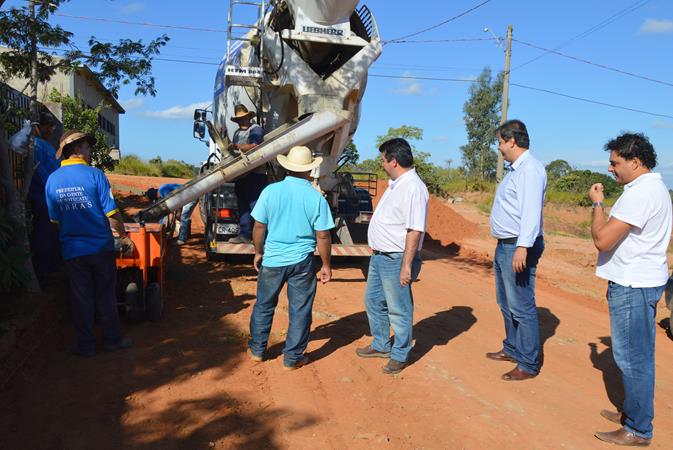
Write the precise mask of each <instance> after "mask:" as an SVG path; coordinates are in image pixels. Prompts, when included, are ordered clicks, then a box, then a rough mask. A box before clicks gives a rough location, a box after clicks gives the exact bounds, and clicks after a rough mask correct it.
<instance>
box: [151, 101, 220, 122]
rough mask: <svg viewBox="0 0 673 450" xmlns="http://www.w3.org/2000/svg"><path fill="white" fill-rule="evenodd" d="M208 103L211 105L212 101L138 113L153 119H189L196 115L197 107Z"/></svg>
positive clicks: (202, 106)
mask: <svg viewBox="0 0 673 450" xmlns="http://www.w3.org/2000/svg"><path fill="white" fill-rule="evenodd" d="M208 105H210V102H198V103H192V104H191V105H186V106H182V105H177V106H172V107H170V108H167V109H163V110H161V111H142V112H139V113H138V114H139V115H141V116H145V117H151V118H153V119H187V118H190V117H193V116H194V110H195V109H203V108H206V107H207V106H208Z"/></svg>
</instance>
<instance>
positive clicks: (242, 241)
mask: <svg viewBox="0 0 673 450" xmlns="http://www.w3.org/2000/svg"><path fill="white" fill-rule="evenodd" d="M251 242H252V241H251V240H250V238H247V237H245V236H243V235H242V234H239V235H238V236H234V237H233V238H231V239H229V243H230V244H249V243H251Z"/></svg>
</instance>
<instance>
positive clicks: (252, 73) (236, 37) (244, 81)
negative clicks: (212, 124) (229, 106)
mask: <svg viewBox="0 0 673 450" xmlns="http://www.w3.org/2000/svg"><path fill="white" fill-rule="evenodd" d="M251 6H253V7H256V9H257V20H256V21H255V23H252V24H248V23H245V20H243V21H241V22H235V21H234V20H235V19H236V17H238V16H239V14H238V10H239V9H242V7H248V10H250V8H249V7H251ZM266 6H267V2H266V1H265V0H261V1H253V0H229V12H228V14H227V21H228V25H227V63H226V67H225V70H224V81H225V85H227V86H232V85H237V86H255V87H256V86H259V85H260V83H261V81H262V77H263V75H264V72H263V70H262V67H261V55H262V54H263V48H262V45H263V43H262V42H263V40H262V34H263V33H264V14H265V10H266ZM246 20H247V19H246ZM241 30H243V32H241ZM252 30H256V33H251V31H252ZM243 42H249V43H250V46H251V47H255V46H257V45H259V46H260V52H259V55H260V58H257V60H256V61H255V60H254V58H252V55H251V57H250V58H249V59H250V61H249V62H248V64H246V65H243V64H242V62H241V54H240V49H241V45H242V44H243ZM253 61H254V62H253ZM225 96H226V92H225ZM225 100H226V98H225Z"/></svg>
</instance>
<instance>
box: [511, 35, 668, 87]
mask: <svg viewBox="0 0 673 450" xmlns="http://www.w3.org/2000/svg"><path fill="white" fill-rule="evenodd" d="M512 40H513V41H515V42H518V43H519V44H523V45H526V46H528V47H531V48H536V49H538V50H544V51H545V52H547V53H552V54H554V55H558V56H562V57H564V58H568V59H572V60H574V61H578V62H581V63H584V64H589V65H590V66H595V67H600V68H601V69H605V70H610V71H612V72H617V73H621V74H622V75H628V76H630V77H634V78H640V79H641V80H646V81H651V82H653V83H659V84H663V85H666V86H671V87H673V83H669V82H668V81H661V80H656V79H654V78H650V77H648V76H645V75H638V74H637V73H633V72H627V71H626V70H622V69H617V68H614V67H610V66H606V65H605V64H599V63H595V62H592V61H588V60H586V59H582V58H578V57H576V56H570V55H566V54H565V53H561V52H557V51H556V50H552V49H548V48H544V47H540V46H538V45H535V44H531V43H528V42H524V41H520V40H519V39H512Z"/></svg>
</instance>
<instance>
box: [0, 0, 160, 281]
mask: <svg viewBox="0 0 673 450" xmlns="http://www.w3.org/2000/svg"><path fill="white" fill-rule="evenodd" d="M65 1H67V0H49V1H46V0H39V1H38V0H29V2H28V5H27V6H22V7H20V8H11V9H9V10H1V11H0V45H4V46H5V47H8V48H9V49H10V50H9V51H6V52H2V53H0V80H4V79H7V78H8V77H22V78H25V79H28V80H29V82H28V84H27V85H26V87H28V86H30V96H31V120H32V121H33V122H35V121H36V120H37V117H38V112H39V111H38V104H37V86H38V83H44V82H46V81H48V80H49V79H50V78H51V77H52V76H53V75H54V74H55V73H57V72H58V71H63V72H69V71H72V70H76V69H77V68H79V67H81V65H83V64H85V65H87V66H88V67H89V69H90V70H91V71H92V72H93V74H94V75H95V76H97V77H98V78H99V79H100V81H101V82H102V83H103V84H104V85H105V87H106V88H108V89H109V90H110V92H111V93H112V95H115V96H116V95H117V94H118V92H119V89H120V88H121V86H123V85H126V84H129V83H131V82H134V83H135V85H136V89H135V94H136V95H147V94H149V95H152V96H154V95H155V94H156V90H155V87H154V77H153V76H152V60H153V58H154V57H155V56H156V55H158V54H159V51H160V49H161V47H162V46H164V45H166V43H167V42H168V39H169V38H168V36H166V35H164V36H161V37H159V38H157V39H155V40H153V41H151V42H149V43H148V44H147V45H145V44H143V43H142V41H140V40H139V41H132V40H129V39H122V40H120V41H119V43H118V44H113V43H105V42H100V41H98V40H97V39H96V38H95V37H93V36H92V37H91V38H90V39H89V49H87V51H82V50H79V49H76V48H75V47H74V45H73V43H72V42H71V38H72V36H73V34H72V33H71V32H69V31H66V30H64V29H63V28H61V27H60V26H58V25H57V26H52V25H51V24H50V23H49V17H50V15H51V14H53V13H54V12H56V10H57V9H58V7H59V6H60V5H61V4H62V3H64V2H65ZM2 3H4V2H0V6H2ZM38 47H39V48H41V49H42V48H46V49H52V50H58V51H62V50H61V49H62V48H63V47H70V48H72V50H67V51H65V53H64V54H63V55H62V56H61V57H59V58H56V57H54V56H52V55H51V54H49V53H47V52H45V51H38ZM24 90H25V88H24ZM11 107H12V105H7V104H5V105H0V108H1V110H0V186H1V187H2V188H3V191H4V195H5V200H6V208H7V213H8V215H9V217H10V219H11V220H12V222H13V223H15V224H16V226H15V227H14V236H13V237H12V238H13V241H14V242H16V243H17V245H19V246H20V247H21V248H22V249H23V251H24V254H29V253H30V246H29V243H28V235H27V231H26V230H27V227H26V223H27V220H26V217H27V216H26V205H25V200H26V197H27V195H28V187H29V186H30V181H31V178H32V176H33V171H34V169H35V168H34V144H33V138H32V137H31V142H30V145H29V148H28V152H27V154H26V156H25V157H24V160H23V173H22V183H21V185H22V186H23V188H22V189H21V190H19V189H17V187H16V186H15V184H14V181H13V178H12V174H11V167H10V158H9V145H8V141H7V137H8V136H7V132H6V128H7V127H6V122H7V118H8V111H9V109H10V108H11ZM27 261H28V262H26V263H25V267H24V269H25V270H26V271H27V272H28V273H29V279H30V281H29V283H28V284H27V288H28V290H29V291H38V290H39V284H38V283H37V279H36V277H35V272H34V270H33V267H32V264H31V263H30V261H29V260H27Z"/></svg>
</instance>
